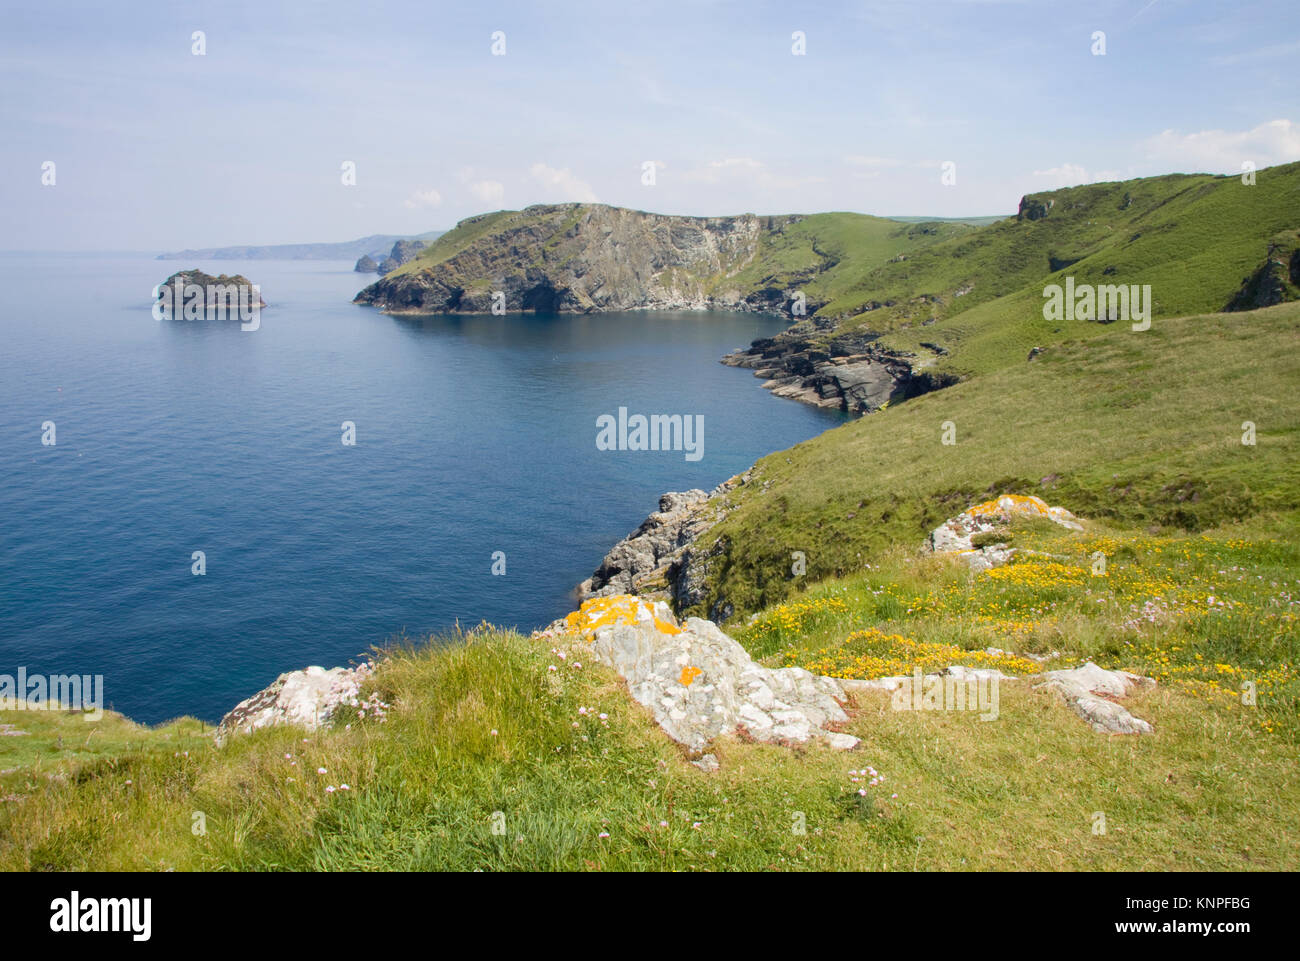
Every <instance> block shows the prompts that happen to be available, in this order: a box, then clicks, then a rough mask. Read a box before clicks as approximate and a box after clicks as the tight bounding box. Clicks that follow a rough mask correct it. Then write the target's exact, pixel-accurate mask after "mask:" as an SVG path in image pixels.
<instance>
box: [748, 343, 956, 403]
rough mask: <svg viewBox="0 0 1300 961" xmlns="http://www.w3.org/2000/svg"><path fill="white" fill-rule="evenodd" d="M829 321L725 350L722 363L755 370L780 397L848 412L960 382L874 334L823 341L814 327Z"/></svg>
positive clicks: (768, 388)
mask: <svg viewBox="0 0 1300 961" xmlns="http://www.w3.org/2000/svg"><path fill="white" fill-rule="evenodd" d="M828 326H829V322H827V321H822V322H817V323H812V324H808V323H800V324H796V325H795V326H793V327H791V328H790V329H789V330H786V331H783V332H781V333H780V334H778V335H777V336H775V337H764V338H760V339H759V340H756V341H754V342H753V343H752V344H751V345H750V346H749V347H747V348H745V349H743V350H737V351H733V352H732V353H730V354H727V355H726V356H725V357H723V358H722V363H724V364H726V365H727V366H729V367H743V368H745V369H747V370H752V371H753V372H754V376H755V377H758V378H761V379H762V380H763V387H764V389H766V390H770V391H771V392H772V393H773V394H775V395H776V396H777V397H788V398H790V399H791V400H797V401H802V402H803V403H805V404H812V405H814V406H816V407H825V408H829V409H832V410H842V411H845V412H846V413H850V414H868V413H871V412H872V411H877V410H880V409H881V408H883V407H885V406H886V405H888V404H893V403H898V402H899V401H902V400H906V399H908V398H910V397H916V396H919V395H921V394H926V393H929V392H930V391H932V390H938V389H940V388H943V387H948V386H951V385H952V384H954V383H956V382H957V378H956V376H954V375H952V374H946V373H935V372H934V371H932V370H929V369H926V368H925V367H923V366H921V365H919V364H918V363H917V358H916V356H915V355H914V354H908V353H902V352H897V351H889V350H886V349H884V348H883V347H881V346H879V345H878V344H876V343H875V341H876V339H877V338H876V335H874V334H870V333H866V334H859V335H847V336H844V337H838V338H832V339H829V340H827V341H825V342H823V341H822V340H821V339H820V338H818V337H816V331H817V330H818V329H819V328H822V327H828ZM934 351H935V353H936V354H938V353H943V352H944V351H943V348H939V347H936V348H934Z"/></svg>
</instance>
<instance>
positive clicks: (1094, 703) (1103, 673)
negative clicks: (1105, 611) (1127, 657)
mask: <svg viewBox="0 0 1300 961" xmlns="http://www.w3.org/2000/svg"><path fill="white" fill-rule="evenodd" d="M1043 677H1044V678H1045V680H1044V681H1043V682H1042V683H1041V684H1038V685H1037V686H1036V687H1035V690H1038V689H1044V690H1048V691H1054V692H1055V693H1057V694H1060V695H1061V696H1062V697H1063V698H1065V702H1066V704H1068V705H1069V706H1070V709H1071V710H1073V711H1074V713H1075V714H1078V715H1079V716H1080V717H1081V718H1083V719H1084V720H1085V721H1087V722H1088V723H1089V724H1090V725H1092V729H1093V730H1094V731H1097V732H1098V733H1101V734H1150V733H1152V728H1151V725H1150V724H1149V723H1147V722H1146V721H1144V720H1142V719H1141V718H1139V717H1134V716H1133V715H1132V714H1130V713H1129V712H1128V710H1127V709H1126V708H1125V707H1124V706H1123V705H1122V704H1119V703H1117V702H1116V700H1114V699H1116V698H1122V697H1127V696H1128V695H1129V694H1130V693H1131V692H1132V691H1133V690H1135V689H1137V688H1141V687H1154V686H1155V683H1156V682H1155V680H1154V679H1153V678H1149V677H1142V676H1140V675H1137V674H1130V673H1128V672H1127V671H1108V670H1106V669H1104V668H1101V667H1098V666H1097V665H1096V664H1094V663H1092V661H1088V662H1087V663H1086V664H1084V665H1083V666H1082V667H1076V668H1073V669H1071V670H1064V671H1048V672H1047V673H1046V674H1044V675H1043Z"/></svg>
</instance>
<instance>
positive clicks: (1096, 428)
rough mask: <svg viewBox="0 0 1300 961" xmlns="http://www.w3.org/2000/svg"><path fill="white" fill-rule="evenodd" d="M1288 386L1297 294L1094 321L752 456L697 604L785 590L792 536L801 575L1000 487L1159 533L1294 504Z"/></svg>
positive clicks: (755, 598)
mask: <svg viewBox="0 0 1300 961" xmlns="http://www.w3.org/2000/svg"><path fill="white" fill-rule="evenodd" d="M1297 384H1300V304H1286V305H1281V306H1278V307H1273V308H1268V309H1265V310H1259V311H1252V312H1248V313H1231V314H1212V315H1205V316H1198V317H1186V318H1178V319H1166V320H1157V321H1155V322H1154V323H1153V324H1152V326H1151V329H1150V330H1147V331H1143V332H1134V331H1132V330H1131V329H1129V328H1128V327H1127V326H1126V325H1118V324H1116V325H1111V326H1107V327H1103V328H1101V329H1099V330H1098V331H1097V332H1096V333H1095V334H1094V335H1093V336H1090V337H1088V338H1087V339H1078V340H1072V341H1069V342H1065V343H1062V344H1059V345H1058V346H1056V347H1052V348H1049V349H1048V350H1047V351H1045V352H1044V353H1043V354H1041V355H1040V356H1038V357H1037V358H1035V359H1034V360H1032V361H1026V360H1024V359H1023V358H1022V359H1021V360H1020V362H1019V363H1018V364H1017V365H1015V366H1013V367H1008V368H1007V369H1004V370H1001V371H997V372H995V373H990V374H986V375H984V376H982V377H977V378H974V379H972V380H971V381H969V382H966V383H962V384H959V385H957V386H955V387H950V388H948V389H947V390H943V391H938V392H935V393H931V394H927V395H925V396H922V397H920V398H917V399H915V400H911V401H908V402H906V403H904V404H902V405H900V406H897V407H891V408H889V409H886V410H884V411H881V412H879V413H876V414H872V415H871V416H869V417H866V418H863V419H861V420H857V421H853V422H850V423H848V424H845V425H843V426H841V427H838V428H836V429H834V430H832V431H828V432H827V433H825V434H822V435H821V436H819V437H816V438H814V439H812V440H809V441H806V442H805V443H802V444H799V445H797V446H795V447H793V448H791V449H790V450H787V451H781V452H779V453H776V454H772V455H770V456H768V457H765V458H763V459H762V460H760V461H759V462H758V464H757V465H756V466H755V468H754V469H753V470H752V471H751V472H750V482H749V483H747V484H745V485H743V486H741V487H738V488H737V489H735V490H734V491H732V492H731V493H730V494H729V495H728V497H729V501H730V506H731V508H732V510H731V513H729V515H728V516H727V518H726V519H725V520H724V521H723V522H722V523H721V524H719V526H718V527H716V528H714V529H713V531H711V532H710V533H709V534H708V535H707V540H708V542H709V543H712V542H713V541H714V540H715V538H716V539H717V540H720V541H721V542H722V548H723V551H722V553H721V554H720V555H719V556H718V557H717V558H715V559H714V561H713V562H712V566H711V568H710V577H709V581H710V585H711V589H712V590H711V593H710V594H709V596H708V599H707V600H706V601H705V602H704V603H703V604H701V605H700V608H701V610H703V611H708V610H712V609H714V606H715V605H717V604H719V603H727V604H730V605H732V606H733V607H734V609H735V611H736V612H737V614H743V613H748V612H751V611H756V610H758V609H760V608H762V607H764V606H768V605H772V604H775V603H778V602H780V601H781V600H783V599H785V598H786V597H788V596H790V595H791V594H793V593H794V592H795V591H797V590H798V589H799V588H800V587H801V586H802V582H800V581H797V580H796V579H795V578H793V577H792V576H791V575H790V566H791V564H790V556H791V552H792V551H796V550H801V551H804V552H805V554H806V555H807V569H808V577H807V580H817V579H819V578H824V577H831V576H839V575H844V574H848V573H850V572H853V571H857V570H861V569H862V565H863V564H865V563H869V562H871V560H872V559H873V558H874V557H875V556H876V555H878V554H880V553H881V552H883V551H884V550H886V549H887V548H889V547H891V546H893V545H895V544H906V545H911V544H917V543H920V541H921V540H923V539H924V538H925V537H926V535H927V534H928V533H929V532H930V531H931V530H933V529H934V528H935V527H936V526H938V525H939V524H940V523H942V522H943V521H944V520H945V519H946V518H948V517H950V516H952V515H954V514H956V513H959V512H960V511H962V510H964V509H965V508H966V507H968V506H970V505H971V504H973V503H977V502H979V501H981V500H984V499H986V498H987V497H989V496H992V495H993V494H997V493H1003V492H1007V493H1037V494H1040V495H1041V496H1042V497H1044V498H1045V499H1047V500H1048V501H1049V502H1050V503H1052V504H1059V505H1061V506H1064V507H1066V508H1068V509H1070V510H1072V511H1074V512H1075V513H1077V514H1081V515H1083V516H1084V517H1089V518H1095V519H1099V520H1100V519H1107V520H1110V521H1113V522H1116V523H1119V524H1122V525H1127V526H1133V527H1137V528H1139V529H1147V528H1152V529H1155V530H1159V531H1167V530H1173V529H1182V530H1188V531H1201V530H1206V529H1209V528H1211V527H1215V526H1219V525H1222V524H1226V523H1231V522H1234V521H1239V520H1245V519H1247V518H1250V517H1253V516H1255V515H1257V514H1261V513H1266V512H1285V511H1289V510H1293V509H1295V508H1297V507H1300V485H1298V484H1297V483H1296V475H1295V465H1296V463H1297V459H1298V457H1300V446H1298V445H1300V413H1297V409H1296V405H1295V403H1294V397H1295V390H1296V386H1297ZM1245 421H1251V422H1253V423H1254V424H1255V425H1256V428H1257V443H1256V445H1255V446H1244V445H1243V444H1242V443H1241V438H1242V433H1243V428H1242V424H1243V423H1244V422H1245ZM946 422H951V423H952V425H953V428H954V430H955V439H956V443H955V444H953V445H945V444H943V443H942V440H943V437H942V432H943V425H944V424H945V423H946ZM701 546H702V547H704V548H707V547H708V546H709V544H708V543H705V544H703V545H701Z"/></svg>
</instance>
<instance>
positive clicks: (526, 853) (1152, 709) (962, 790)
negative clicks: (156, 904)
mask: <svg viewBox="0 0 1300 961" xmlns="http://www.w3.org/2000/svg"><path fill="white" fill-rule="evenodd" d="M574 660H575V659H574V658H572V657H571V658H569V659H568V660H567V661H559V660H558V659H556V658H555V657H553V656H552V655H551V654H550V651H549V650H548V648H547V645H546V643H545V642H534V641H530V640H527V639H525V638H521V637H518V636H516V635H510V634H498V633H495V632H487V633H484V634H482V635H480V636H477V637H474V638H470V639H469V640H468V643H459V644H455V645H452V646H450V647H444V648H441V649H439V648H436V647H434V648H424V649H421V650H420V651H416V652H408V653H405V654H401V655H399V656H397V657H396V658H395V659H394V660H393V661H391V662H390V663H389V664H388V665H387V666H386V667H384V668H383V669H382V670H381V671H380V672H379V674H378V678H377V684H378V688H379V690H381V691H382V692H383V695H384V697H385V698H386V700H388V702H389V703H390V704H392V705H393V707H392V709H391V711H390V712H389V714H388V716H387V718H386V719H385V720H383V721H376V720H374V719H372V718H367V719H366V720H364V721H363V720H360V719H355V718H354V719H352V723H351V727H350V728H347V727H344V726H342V725H336V726H335V727H334V728H332V729H329V730H326V731H322V732H318V733H316V734H313V735H310V736H304V735H303V733H302V732H301V731H294V730H292V729H284V728H281V729H267V730H263V731H260V732H258V733H257V734H255V735H252V736H248V737H241V738H237V739H235V740H234V741H233V742H231V743H230V744H229V745H228V746H226V747H225V748H222V749H216V748H213V747H211V746H208V747H205V748H203V749H190V750H189V753H188V755H186V754H184V753H182V752H180V751H177V750H176V745H173V744H169V743H162V744H159V745H158V746H157V747H156V748H155V749H152V750H140V751H134V752H130V753H126V754H123V755H121V756H118V757H116V758H106V759H104V760H100V761H98V762H92V763H88V764H85V765H83V766H82V767H81V768H80V770H79V771H78V773H77V775H76V777H75V778H74V779H72V780H69V781H55V782H50V783H49V784H48V785H47V786H45V787H44V788H43V789H42V790H40V791H39V792H35V793H33V794H31V795H30V796H29V797H27V798H26V799H25V800H24V801H22V802H21V803H14V802H9V803H5V804H0V868H4V869H25V868H29V869H30V868H35V869H78V868H80V869H107V868H123V869H142V870H162V869H165V868H176V869H179V870H185V869H315V870H327V869H384V868H390V869H411V870H438V869H466V870H469V869H476V868H482V869H488V870H499V869H556V868H564V869H574V870H613V869H652V870H653V869H686V870H699V869H705V870H708V869H753V870H764V869H801V868H822V869H858V870H888V869H904V870H908V869H913V868H919V869H949V870H964V869H972V870H974V869H1032V868H1039V869H1097V870H1113V869H1121V868H1126V869H1143V870H1167V869H1173V868H1187V869H1202V868H1204V869H1240V868H1270V869H1286V868H1293V867H1294V866H1295V864H1296V863H1297V858H1300V846H1298V844H1297V837H1296V832H1295V829H1294V825H1295V823H1296V815H1297V813H1298V809H1300V803H1298V802H1297V798H1296V795H1295V792H1294V791H1291V790H1288V785H1289V784H1290V783H1291V779H1292V777H1293V772H1294V765H1295V757H1294V755H1293V754H1290V755H1287V756H1279V754H1278V751H1277V744H1276V739H1275V738H1274V737H1271V736H1270V735H1268V734H1266V733H1264V732H1261V731H1260V730H1259V729H1258V727H1257V726H1256V725H1254V724H1253V723H1251V722H1250V721H1249V720H1247V719H1245V718H1243V717H1242V716H1241V714H1240V712H1237V713H1234V712H1232V711H1229V710H1226V709H1224V708H1223V707H1222V706H1221V705H1219V704H1215V703H1210V704H1205V703H1202V702H1200V701H1198V700H1196V699H1195V698H1193V697H1191V696H1190V695H1187V694H1185V693H1183V692H1180V691H1179V690H1176V689H1159V690H1157V691H1155V692H1152V693H1149V694H1146V695H1143V696H1142V697H1141V698H1140V699H1138V702H1137V703H1136V704H1135V705H1134V709H1135V710H1137V711H1138V712H1139V713H1140V714H1141V715H1142V716H1144V717H1146V718H1148V719H1150V720H1151V721H1152V722H1153V723H1154V724H1156V726H1157V728H1158V730H1159V731H1160V733H1159V734H1158V735H1157V736H1155V737H1147V738H1141V739H1138V738H1128V739H1108V738H1105V737H1101V736H1098V735H1096V734H1094V733H1093V732H1092V731H1090V730H1089V729H1088V728H1087V727H1086V726H1085V725H1083V724H1082V723H1080V722H1079V720H1078V719H1077V718H1075V717H1074V716H1073V715H1072V714H1070V713H1069V712H1068V711H1066V710H1065V709H1064V708H1062V707H1061V706H1060V705H1058V704H1056V703H1054V702H1053V700H1052V699H1051V698H1048V697H1045V696H1041V695H1038V694H1033V693H1031V692H1029V691H1027V690H1023V689H1020V690H1018V689H1014V686H1013V685H1009V684H1008V685H1004V689H1003V693H1002V696H1001V704H1000V717H999V719H998V720H997V721H994V722H988V723H986V722H981V721H980V720H978V718H977V716H976V715H975V714H974V713H969V712H968V713H917V712H895V711H891V710H890V709H889V698H888V695H883V694H880V695H875V694H868V695H861V696H860V698H859V700H858V702H857V707H856V710H855V712H854V716H853V718H852V720H851V721H850V722H849V724H848V725H847V728H846V729H847V730H849V731H852V732H853V733H856V734H858V735H860V736H862V737H863V738H865V744H866V745H867V746H866V748H865V749H864V750H860V751H857V752H854V753H852V754H847V755H846V754H842V753H837V752H832V751H830V750H829V749H825V748H821V747H812V748H809V749H806V750H790V749H787V748H782V747H775V746H768V745H758V744H744V743H740V742H735V741H725V742H722V743H720V744H719V745H718V746H717V749H716V750H717V754H718V756H719V758H720V760H721V763H722V770H721V771H720V772H718V773H716V774H712V775H706V774H703V773H702V772H700V771H698V770H696V769H695V768H694V767H692V766H691V765H689V764H687V763H686V759H685V757H684V756H683V755H682V753H681V752H680V750H679V749H678V748H676V747H675V746H674V745H673V744H672V743H671V742H669V741H668V740H667V739H666V738H665V737H664V736H663V735H662V734H661V732H659V730H658V728H657V727H655V726H654V724H653V723H652V721H651V720H650V719H649V717H648V715H647V713H646V712H645V711H644V710H643V709H641V708H639V707H637V706H636V705H634V704H633V703H632V702H631V701H630V700H629V699H628V697H627V695H626V692H625V690H624V689H623V686H622V684H621V683H620V682H619V681H618V679H617V678H616V677H614V676H613V674H612V673H611V672H609V671H606V670H604V669H601V668H598V667H595V666H593V665H590V664H588V665H586V666H584V667H582V668H580V669H579V668H578V667H576V665H575V664H574ZM552 664H555V665H558V667H559V670H557V671H554V672H552V671H549V670H548V667H550V666H551V665H552ZM583 707H586V708H589V710H588V712H587V713H586V714H583V713H581V712H580V710H579V709H580V708H583ZM600 713H604V714H606V715H607V719H606V721H604V722H602V720H601V719H600V718H599V717H598V715H599V714H600ZM76 723H81V722H80V721H79V720H78V721H76ZM494 731H495V732H497V733H496V734H494V733H493V732H494ZM868 765H871V766H873V767H874V768H875V769H877V770H878V771H879V772H880V773H881V774H883V775H885V778H886V780H885V781H884V783H883V784H881V785H879V786H877V787H874V788H870V789H869V790H868V792H867V796H866V797H861V796H859V795H858V794H857V791H858V790H859V789H860V788H861V787H862V786H863V785H864V784H865V780H858V781H854V780H853V779H852V777H853V776H852V775H850V773H849V772H850V771H852V770H860V769H862V768H865V767H866V766H868ZM320 768H324V769H325V773H324V774H319V773H317V772H318V769H320ZM344 783H346V784H347V785H348V787H349V790H347V791H343V790H335V791H333V792H329V791H327V790H326V787H327V786H334V787H336V788H337V787H339V786H340V785H342V784H344ZM498 811H499V812H501V817H502V819H503V820H502V821H500V822H498V823H502V824H503V826H504V829H505V830H504V833H503V834H494V833H493V830H492V826H493V821H494V812H498ZM1009 811H1013V812H1015V816H1014V817H1008V816H1007V813H1008V812H1009ZM1097 811H1101V812H1103V813H1104V814H1105V817H1106V824H1107V832H1106V834H1105V835H1096V834H1094V833H1093V823H1094V814H1095V812H1097ZM195 812H202V813H203V815H204V820H205V823H206V828H207V833H206V834H204V835H201V836H200V835H196V834H194V833H193V831H192V825H194V824H195V823H196V822H195V816H194V815H195ZM801 822H802V823H804V824H806V832H805V833H796V830H795V828H796V825H798V824H800V823H801ZM602 834H607V835H608V837H601V835H602ZM1261 838H1264V839H1267V840H1266V841H1265V840H1261Z"/></svg>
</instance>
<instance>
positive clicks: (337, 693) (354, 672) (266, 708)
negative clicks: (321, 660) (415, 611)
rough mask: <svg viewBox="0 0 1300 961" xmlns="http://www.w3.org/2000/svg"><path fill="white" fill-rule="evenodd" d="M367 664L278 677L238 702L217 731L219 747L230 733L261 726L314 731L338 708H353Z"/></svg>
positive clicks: (367, 671) (319, 668) (366, 673)
mask: <svg viewBox="0 0 1300 961" xmlns="http://www.w3.org/2000/svg"><path fill="white" fill-rule="evenodd" d="M370 672H371V668H370V665H369V664H361V665H359V666H358V667H355V668H345V667H336V668H334V669H333V670H329V671H327V670H325V669H324V668H323V667H308V668H304V669H303V670H301V671H290V672H289V673H287V674H281V675H280V676H279V677H278V678H276V679H275V682H274V683H273V684H271V685H270V686H269V687H266V688H264V689H263V690H261V691H258V692H257V693H256V694H254V695H253V696H252V697H250V698H248V699H247V700H244V701H240V702H239V703H238V704H237V705H235V707H234V709H233V710H231V711H230V713H228V714H227V715H226V716H225V717H223V718H222V719H221V724H220V725H218V727H217V731H216V738H217V743H218V744H222V743H224V742H225V740H226V739H227V738H228V737H230V735H232V734H249V733H251V732H253V731H256V730H258V729H259V728H263V727H270V726H272V725H277V724H294V725H297V726H299V727H302V728H305V729H306V730H308V731H314V730H316V729H317V728H318V727H320V726H321V725H322V724H324V723H325V722H326V721H328V720H329V719H330V718H331V717H333V715H334V712H335V711H337V710H338V709H339V707H341V706H356V705H357V703H358V699H359V696H360V693H361V685H362V684H363V683H364V681H365V680H366V678H367V677H369V675H370Z"/></svg>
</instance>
